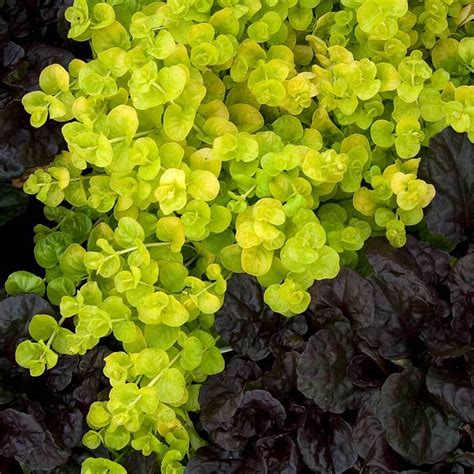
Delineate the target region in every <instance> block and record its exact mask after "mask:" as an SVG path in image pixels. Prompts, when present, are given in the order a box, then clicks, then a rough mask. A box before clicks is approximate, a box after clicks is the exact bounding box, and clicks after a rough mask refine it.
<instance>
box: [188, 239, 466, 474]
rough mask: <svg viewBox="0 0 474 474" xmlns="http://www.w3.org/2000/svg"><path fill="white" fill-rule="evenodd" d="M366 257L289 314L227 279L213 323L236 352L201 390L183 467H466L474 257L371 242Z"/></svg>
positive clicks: (248, 283)
mask: <svg viewBox="0 0 474 474" xmlns="http://www.w3.org/2000/svg"><path fill="white" fill-rule="evenodd" d="M367 258H368V261H369V262H370V264H371V265H372V266H373V274H371V275H370V276H369V277H363V276H361V275H359V274H358V273H356V272H354V271H352V270H349V269H344V270H342V271H341V273H340V274H339V276H338V277H336V278H335V279H333V280H326V281H323V282H320V283H317V284H315V285H314V286H313V287H312V288H311V294H312V296H313V299H312V302H311V304H310V308H309V310H308V311H306V312H305V313H304V314H303V315H300V316H297V317H295V318H293V319H291V320H287V319H285V318H282V317H281V316H279V315H277V314H275V313H273V312H271V310H269V309H268V308H266V307H265V304H264V301H263V293H262V289H261V287H260V286H259V285H258V283H257V282H256V281H255V280H254V279H253V278H251V277H249V276H238V277H235V278H234V279H233V280H232V282H231V283H230V284H229V288H228V295H229V297H228V298H226V301H225V303H224V306H223V308H222V310H221V311H220V313H219V315H218V317H217V322H216V323H217V328H218V330H219V332H220V334H221V335H222V337H223V338H224V339H225V340H228V341H230V342H231V344H232V347H234V349H235V350H236V352H237V355H236V356H234V357H233V358H232V359H231V360H230V362H229V363H228V364H227V366H226V369H225V370H224V372H222V373H221V374H219V375H216V376H213V377H210V378H209V379H208V380H207V382H206V383H205V384H204V386H203V388H202V389H201V394H200V403H201V418H200V420H201V423H202V426H203V428H204V429H205V430H206V431H207V432H208V434H209V436H210V439H211V440H212V445H211V446H210V447H205V448H201V449H200V450H199V451H198V454H197V457H196V458H195V459H194V460H192V461H191V462H190V464H189V465H188V470H187V472H189V473H203V474H204V473H207V472H219V473H239V472H272V473H278V472H281V473H283V472H285V473H296V472H304V466H306V468H309V469H310V470H311V472H318V473H325V474H326V473H341V472H346V471H347V470H349V469H350V468H353V469H354V471H349V472H367V473H377V472H412V473H415V472H432V473H445V472H446V473H447V472H449V473H463V472H466V473H467V472H471V471H470V469H469V468H472V467H474V452H473V450H472V439H471V433H470V429H469V425H472V423H473V421H474V419H473V413H474V406H473V400H474V386H473V383H472V380H473V376H474V359H473V340H472V338H473V330H472V329H473V328H472V322H473V313H472V308H473V301H474V253H473V251H472V249H470V251H469V253H467V254H466V255H464V256H462V257H461V258H459V259H457V260H456V262H455V263H454V265H452V266H450V260H451V259H450V256H449V254H448V253H446V252H444V251H441V250H438V249H436V248H434V247H432V246H431V245H430V244H427V243H425V242H421V241H418V240H416V239H414V238H409V239H408V242H407V245H406V246H405V247H404V248H403V249H393V248H391V247H390V246H389V245H388V244H386V243H385V242H383V241H380V240H378V239H376V240H373V241H371V242H370V243H369V246H368V249H367ZM244 357H245V358H244ZM427 464H430V465H431V466H426V465H427Z"/></svg>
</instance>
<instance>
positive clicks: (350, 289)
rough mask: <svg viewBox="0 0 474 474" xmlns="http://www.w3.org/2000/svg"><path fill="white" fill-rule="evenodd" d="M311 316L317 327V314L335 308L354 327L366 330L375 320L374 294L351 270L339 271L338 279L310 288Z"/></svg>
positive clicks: (369, 286) (367, 283)
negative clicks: (362, 327) (322, 310)
mask: <svg viewBox="0 0 474 474" xmlns="http://www.w3.org/2000/svg"><path fill="white" fill-rule="evenodd" d="M309 291H310V293H311V296H312V298H311V303H310V306H309V308H310V313H312V315H311V316H310V317H311V319H312V320H314V321H315V323H316V324H317V323H318V321H319V318H318V315H319V313H318V311H319V310H321V309H327V308H337V309H339V310H340V312H341V315H342V316H344V317H346V318H348V319H349V320H351V322H352V323H353V324H354V327H355V328H357V327H359V325H360V326H364V327H365V326H368V325H370V324H371V322H372V321H373V319H374V290H373V288H372V285H371V284H370V282H368V281H367V280H366V279H365V278H363V277H362V276H360V275H359V274H358V273H356V272H354V271H353V270H350V269H347V268H343V269H341V271H340V273H339V275H338V276H337V278H333V279H331V280H321V281H317V282H315V284H314V285H313V286H312V287H311V288H310V290H309Z"/></svg>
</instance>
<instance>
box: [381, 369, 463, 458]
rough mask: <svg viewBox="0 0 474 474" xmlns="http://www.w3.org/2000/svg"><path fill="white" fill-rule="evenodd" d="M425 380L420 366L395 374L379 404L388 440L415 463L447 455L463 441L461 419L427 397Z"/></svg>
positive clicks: (385, 387) (390, 378)
mask: <svg viewBox="0 0 474 474" xmlns="http://www.w3.org/2000/svg"><path fill="white" fill-rule="evenodd" d="M424 382H425V376H424V374H423V372H421V371H420V370H418V369H406V370H405V371H403V372H402V373H399V374H392V375H390V377H388V378H387V380H386V381H385V383H384V385H383V387H382V390H381V396H380V401H379V403H378V405H377V417H378V419H379V421H380V423H381V424H382V426H383V428H384V430H385V431H386V438H387V442H388V444H389V445H390V446H391V447H392V448H393V449H394V450H395V451H396V452H397V453H399V454H400V455H401V456H403V457H404V458H405V459H407V460H409V461H411V462H412V463H413V464H415V465H420V464H425V463H435V462H437V461H439V460H441V459H443V457H444V456H446V454H447V453H449V452H450V451H452V450H453V449H454V448H455V447H456V445H457V444H458V442H459V433H458V430H457V428H458V427H459V423H458V421H457V420H456V419H455V418H454V417H451V416H449V415H446V414H445V413H443V411H442V410H441V409H440V408H439V407H438V406H437V405H435V404H433V403H432V402H431V401H430V400H429V398H427V397H426V394H425V386H424Z"/></svg>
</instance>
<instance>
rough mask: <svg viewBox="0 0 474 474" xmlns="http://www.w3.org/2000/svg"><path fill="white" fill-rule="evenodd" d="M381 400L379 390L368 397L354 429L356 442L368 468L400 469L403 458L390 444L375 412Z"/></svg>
mask: <svg viewBox="0 0 474 474" xmlns="http://www.w3.org/2000/svg"><path fill="white" fill-rule="evenodd" d="M379 400H380V392H379V391H377V392H374V393H373V394H371V395H370V396H367V397H366V399H365V401H364V403H363V404H362V406H361V409H360V410H359V412H358V415H357V422H356V424H355V426H354V429H353V439H354V443H355V446H356V449H357V452H358V454H359V456H360V457H361V458H362V459H363V460H364V466H365V468H366V469H372V470H375V471H374V472H377V471H376V470H377V469H379V470H381V471H383V470H386V469H390V470H398V469H399V468H400V467H401V466H402V462H401V459H400V458H399V457H398V456H397V454H396V453H395V452H394V451H393V450H392V449H391V448H390V446H389V445H388V443H387V441H386V439H385V431H384V429H383V427H382V425H381V424H380V421H379V420H378V418H377V416H376V414H375V411H376V407H377V404H378V402H379Z"/></svg>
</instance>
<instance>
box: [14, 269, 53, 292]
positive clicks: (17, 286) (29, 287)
mask: <svg viewBox="0 0 474 474" xmlns="http://www.w3.org/2000/svg"><path fill="white" fill-rule="evenodd" d="M45 289H46V288H45V284H44V281H43V280H42V279H41V278H40V277H37V276H36V275H34V274H33V273H30V272H25V271H20V272H15V273H12V274H11V275H10V276H9V277H8V278H7V281H6V282H5V290H6V292H7V293H8V294H9V295H17V294H19V293H35V294H37V295H39V296H43V295H44V292H45Z"/></svg>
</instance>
